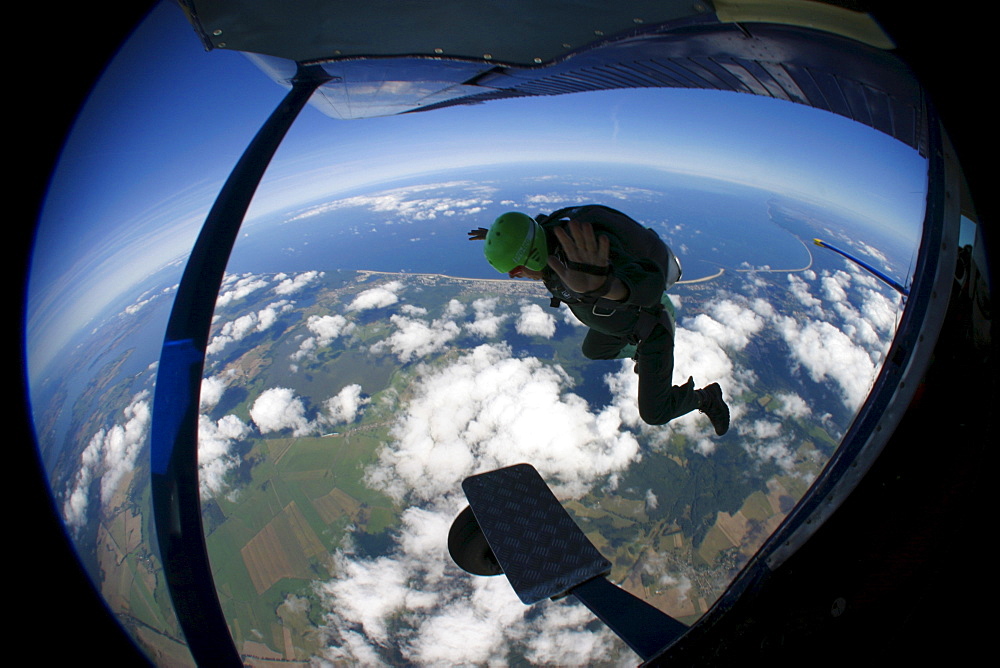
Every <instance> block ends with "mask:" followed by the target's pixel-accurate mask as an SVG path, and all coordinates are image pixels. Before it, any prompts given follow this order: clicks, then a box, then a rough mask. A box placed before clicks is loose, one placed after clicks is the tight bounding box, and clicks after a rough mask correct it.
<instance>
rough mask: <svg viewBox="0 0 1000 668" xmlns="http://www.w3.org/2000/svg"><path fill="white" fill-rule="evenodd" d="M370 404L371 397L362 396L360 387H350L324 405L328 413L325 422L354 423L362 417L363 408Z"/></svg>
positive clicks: (354, 385)
mask: <svg viewBox="0 0 1000 668" xmlns="http://www.w3.org/2000/svg"><path fill="white" fill-rule="evenodd" d="M370 402H371V399H370V398H369V397H362V396H361V386H360V385H358V384H356V383H355V384H353V385H348V386H346V387H344V388H343V389H342V390H341V391H340V392H338V393H337V394H336V395H335V396H332V397H330V398H329V399H327V400H326V402H325V403H324V404H323V405H324V407H325V408H326V412H327V415H326V416H325V418H324V420H325V421H326V422H328V423H329V424H338V423H341V422H346V423H350V422H354V421H355V420H356V419H357V418H358V415H360V413H361V408H362V406H364V405H366V404H368V403H370Z"/></svg>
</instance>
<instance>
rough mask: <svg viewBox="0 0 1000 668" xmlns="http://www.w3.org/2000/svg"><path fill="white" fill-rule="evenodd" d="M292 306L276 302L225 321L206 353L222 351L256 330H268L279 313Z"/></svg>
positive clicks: (284, 302) (288, 303) (211, 353)
mask: <svg viewBox="0 0 1000 668" xmlns="http://www.w3.org/2000/svg"><path fill="white" fill-rule="evenodd" d="M292 308H293V305H292V303H291V302H288V301H279V302H274V303H271V304H268V305H267V306H266V307H265V308H263V309H261V310H260V311H257V312H256V313H247V314H245V315H241V316H240V317H238V318H236V319H235V320H231V321H229V322H227V323H225V324H224V325H223V326H222V327H221V328H220V329H219V332H218V334H216V335H215V336H213V337H212V340H211V342H209V344H208V346H207V347H206V348H205V354H206V355H214V354H217V353H220V352H222V351H223V350H224V349H225V348H226V346H228V345H229V344H231V343H236V342H237V341H241V340H243V339H244V338H246V337H247V336H249V335H250V334H253V333H254V332H263V331H266V330H267V329H269V328H270V327H271V326H272V325H273V324H274V323H275V322H276V321H277V319H278V314H279V313H283V312H285V311H288V310H290V309H292Z"/></svg>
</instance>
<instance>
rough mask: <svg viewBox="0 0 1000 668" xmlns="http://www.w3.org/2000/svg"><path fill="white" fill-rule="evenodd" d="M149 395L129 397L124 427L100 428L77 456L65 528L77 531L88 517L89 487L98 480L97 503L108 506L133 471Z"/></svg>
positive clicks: (148, 413)
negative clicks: (98, 499) (98, 495)
mask: <svg viewBox="0 0 1000 668" xmlns="http://www.w3.org/2000/svg"><path fill="white" fill-rule="evenodd" d="M148 398H149V392H148V391H146V390H144V391H142V392H140V393H138V394H137V395H135V396H134V397H133V398H132V402H131V403H129V405H128V406H126V407H125V410H124V411H123V414H124V417H125V423H124V424H114V425H112V426H111V427H110V428H108V429H99V430H98V431H97V433H95V434H94V435H93V436H92V437H91V439H90V442H89V443H88V444H87V447H86V448H85V449H84V451H83V453H81V455H80V469H79V470H78V471H77V474H76V478H75V480H74V482H73V489H72V490H69V491H68V494H67V496H66V499H65V501H64V502H63V517H64V518H65V520H66V524H67V526H69V527H71V528H73V529H79V528H80V527H82V526H83V524H84V522H85V521H86V518H87V509H88V507H89V498H88V492H89V487H90V485H91V483H92V482H93V480H94V479H95V478H99V479H100V485H99V488H100V501H101V504H102V505H104V506H107V505H108V503H110V501H111V499H112V497H113V496H114V495H115V493H116V492H118V491H119V486H120V485H121V482H122V480H123V479H124V478H125V477H126V476H127V475H128V474H129V473H131V472H132V470H133V469H134V468H135V462H136V459H137V458H138V456H139V451H140V450H141V449H142V446H143V444H144V443H145V442H146V437H147V435H148V432H149V425H150V421H151V419H152V411H151V410H150V404H149V401H148Z"/></svg>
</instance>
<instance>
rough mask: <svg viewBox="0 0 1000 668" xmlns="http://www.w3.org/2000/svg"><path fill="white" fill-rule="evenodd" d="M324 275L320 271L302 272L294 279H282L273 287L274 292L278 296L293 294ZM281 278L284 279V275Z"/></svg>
mask: <svg viewBox="0 0 1000 668" xmlns="http://www.w3.org/2000/svg"><path fill="white" fill-rule="evenodd" d="M325 275H326V273H325V272H322V271H304V272H302V273H301V274H299V275H298V276H296V277H295V278H283V280H281V282H280V283H278V285H276V286H274V292H275V293H276V294H279V295H290V294H294V293H296V292H298V291H299V290H301V289H302V288H304V287H305V286H307V285H309V284H310V283H312V282H313V281H315V280H317V279H320V278H322V277H323V276H325ZM281 276H282V277H284V274H282V275H281ZM275 278H277V277H275Z"/></svg>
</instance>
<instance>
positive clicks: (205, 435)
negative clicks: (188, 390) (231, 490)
mask: <svg viewBox="0 0 1000 668" xmlns="http://www.w3.org/2000/svg"><path fill="white" fill-rule="evenodd" d="M249 433H250V427H249V426H247V425H246V424H245V423H244V422H243V421H242V420H240V419H239V418H238V417H236V416H235V415H226V416H225V417H223V418H222V419H220V420H218V421H217V422H213V421H212V420H211V419H209V418H208V417H207V416H205V415H199V416H198V486H199V492H200V494H201V498H202V500H206V499H210V498H212V497H213V496H215V495H217V494H219V493H220V492H222V491H224V490H225V489H227V487H228V485H227V484H226V481H225V477H226V474H227V473H229V472H230V471H232V470H233V469H234V468H236V467H237V466H238V465H239V460H238V458H237V457H236V455H235V454H233V452H232V446H233V445H234V444H235V443H237V442H239V441H240V440H242V439H243V438H246V436H247V435H248V434H249Z"/></svg>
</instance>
